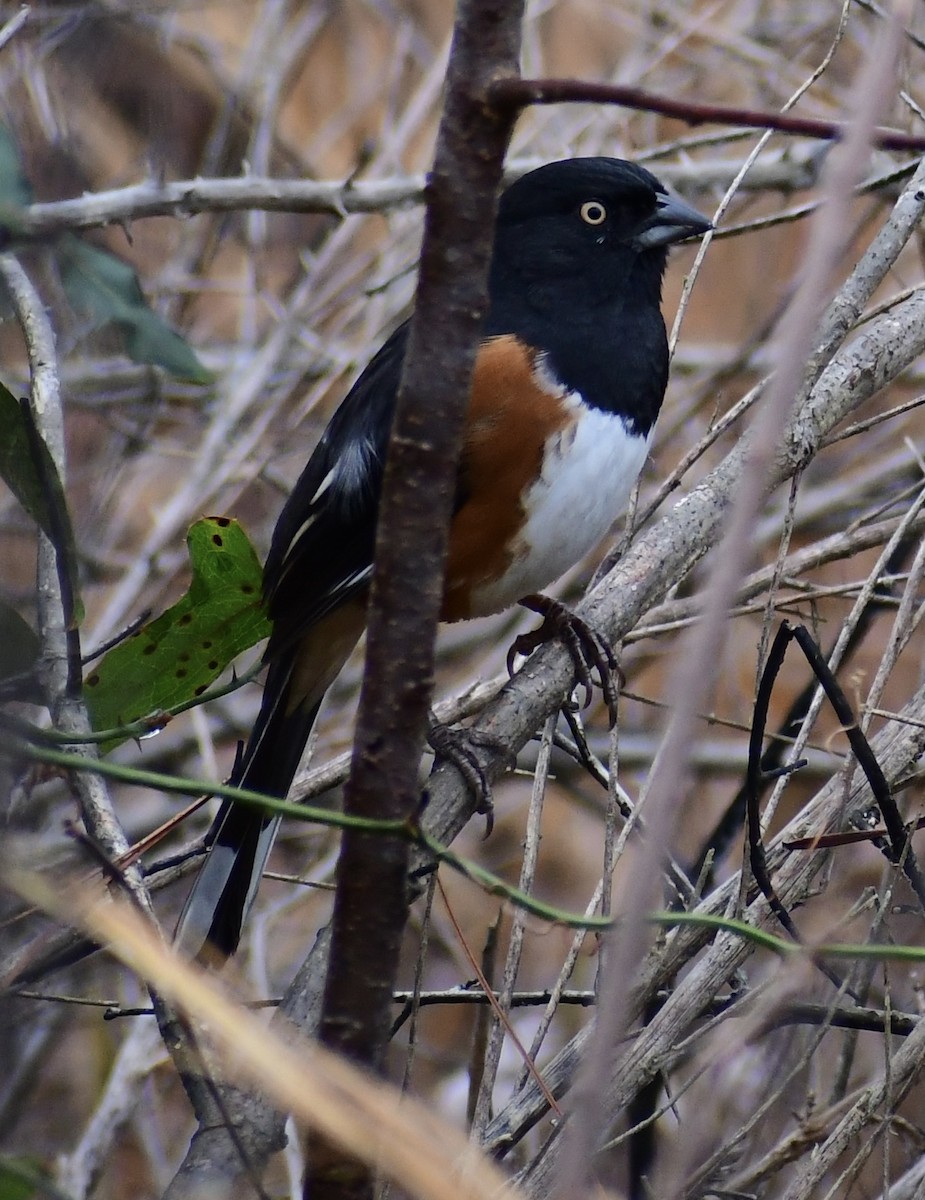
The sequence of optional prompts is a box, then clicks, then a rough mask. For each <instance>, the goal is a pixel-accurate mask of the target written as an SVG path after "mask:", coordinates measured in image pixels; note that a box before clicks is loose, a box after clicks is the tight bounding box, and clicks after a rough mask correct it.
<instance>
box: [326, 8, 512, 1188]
mask: <svg viewBox="0 0 925 1200" xmlns="http://www.w3.org/2000/svg"><path fill="white" fill-rule="evenodd" d="M520 21H521V4H520V3H511V0H461V2H460V3H459V5H458V8H457V19H456V27H455V31H454V39H453V47H452V51H451V56H450V66H449V71H448V75H447V89H446V104H445V108H444V113H443V118H442V120H441V124H440V132H439V135H438V141H437V151H436V157H435V162H434V169H433V172H432V175H431V179H430V183H429V185H428V206H427V215H426V222H425V232H424V242H423V246H422V250H421V266H420V275H419V280H418V290H417V296H416V301H415V314H414V318H413V320H412V324H411V331H410V337H409V343H408V356H407V360H406V362H405V366H404V371H403V374H402V383H401V387H400V389H399V397H398V405H397V409H396V414H395V420H394V423H393V429H392V438H391V442H390V446H389V454H388V460H387V464H386V474H385V480H384V485H383V493H382V500H381V503H380V509H379V529H378V536H377V543H376V561H375V574H374V577H373V585H372V596H371V602H370V614H369V624H368V633H367V650H366V670H365V674H364V679H363V688H362V692H361V696H360V705H359V711H358V716H357V735H356V741H355V744H354V753H353V764H352V770H351V777H350V781H349V783H348V785H347V789H346V792H345V809H346V811H347V812H349V813H351V814H355V815H362V816H377V817H390V818H395V819H399V820H401V819H405V820H410V819H412V818H413V816H414V815H415V812H416V810H417V807H418V804H419V788H418V783H417V773H418V764H419V762H420V758H421V752H422V750H423V747H424V736H425V730H426V724H427V717H428V711H429V706H430V699H431V693H432V688H433V672H434V639H435V637H436V632H437V622H438V617H439V610H440V603H441V596H442V591H443V563H444V559H445V556H446V543H447V530H448V527H449V522H450V516H451V512H452V505H453V497H454V492H455V479H456V464H457V460H458V454H459V445H460V442H461V435H462V427H463V419H464V413H465V403H466V397H467V395H468V392H469V386H470V381H471V378H472V370H473V367H474V365H475V355H476V344H477V340H478V332H479V327H480V324H481V319H482V315H483V313H484V310H485V307H486V303H487V290H488V265H489V259H490V255H491V241H492V228H493V226H494V215H495V206H496V195H497V189H498V185H499V183H500V180H501V171H502V165H503V160H504V152H505V150H506V148H507V143H508V140H509V136H510V130H511V125H512V121H513V116H514V114H513V112H512V110H511V109H509V108H506V109H503V110H501V111H500V112H498V111H495V110H493V109H492V108H491V106H490V105H489V104H487V103H486V94H487V89H488V87H489V85H490V83H491V81H492V80H493V79H495V78H497V77H498V76H499V75H502V74H505V73H514V72H516V70H517V58H518V52H519V44H520ZM407 866H408V844H407V842H406V841H404V840H401V839H386V838H382V837H381V836H372V835H369V834H363V833H358V832H355V831H354V832H350V831H345V833H344V836H343V840H342V844H341V854H340V858H339V861H338V870H337V891H336V895H335V901H334V915H333V919H332V927H331V950H330V960H329V968H328V975H327V979H326V983H325V992H324V1002H323V1006H322V1016H321V1030H320V1032H321V1037H322V1040H323V1041H325V1042H326V1043H327V1044H328V1045H329V1046H330V1047H332V1048H333V1049H335V1050H338V1051H340V1052H341V1053H343V1054H345V1055H347V1056H348V1057H350V1058H352V1059H353V1060H354V1061H357V1062H360V1063H362V1064H364V1065H366V1066H368V1067H370V1068H371V1069H373V1070H377V1069H379V1068H380V1066H381V1063H382V1059H383V1055H384V1051H385V1047H386V1044H387V1040H388V1035H389V1027H390V1024H391V1016H392V1014H391V1005H392V992H393V990H394V986H395V977H396V973H397V969H398V961H399V955H400V951H401V943H402V935H403V933H404V927H405V920H406V916H407V903H408V900H407V878H406V877H407ZM371 1194H372V1181H371V1178H370V1176H369V1173H368V1171H367V1169H366V1168H365V1167H363V1166H361V1165H360V1164H358V1163H350V1162H345V1161H344V1158H343V1155H342V1154H340V1152H339V1151H337V1150H335V1149H334V1148H333V1147H332V1146H330V1145H323V1144H319V1143H317V1142H316V1143H315V1144H314V1145H313V1146H312V1147H311V1151H310V1174H309V1177H308V1179H307V1180H306V1186H305V1195H306V1196H309V1195H310V1196H311V1197H312V1200H366V1198H367V1197H369V1196H371Z"/></svg>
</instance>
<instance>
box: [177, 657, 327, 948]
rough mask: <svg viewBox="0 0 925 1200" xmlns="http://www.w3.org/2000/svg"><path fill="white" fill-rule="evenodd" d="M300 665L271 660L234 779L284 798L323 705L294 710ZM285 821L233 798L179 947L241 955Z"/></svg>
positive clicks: (193, 895)
mask: <svg viewBox="0 0 925 1200" xmlns="http://www.w3.org/2000/svg"><path fill="white" fill-rule="evenodd" d="M291 673H292V663H291V661H290V662H286V663H283V662H276V663H274V664H273V665H271V667H270V670H269V674H268V676H267V682H266V687H265V690H264V697H265V699H264V705H263V707H262V708H261V710H260V714H259V715H258V718H257V723H256V725H255V726H254V730H253V733H252V734H251V736H250V738H249V740H248V743H247V747H246V749H245V751H244V754H243V756H242V758H241V761H240V763H239V764H238V766H237V767H236V768H235V770H234V772H233V773H232V776H231V779H230V781H229V782H231V783H233V784H234V785H236V786H238V787H242V788H249V789H250V790H252V791H256V792H264V793H266V794H267V795H269V796H278V797H279V798H280V799H284V798H285V796H286V793H287V792H288V791H289V785H290V784H291V783H292V780H293V777H294V776H295V773H296V771H297V770H298V766H299V760H300V759H301V757H302V751H303V750H304V748H305V744H306V742H307V741H308V738H309V736H310V734H311V731H312V726H313V725H314V724H315V718H316V717H317V715H318V709H319V707H320V702H315V703H311V704H308V705H296V706H295V707H294V708H293V709H292V711H288V708H289V704H288V700H289V694H290V687H289V684H290V678H289V677H290V675H291ZM279 822H280V818H279V817H275V816H272V815H269V814H266V813H261V812H259V811H258V810H257V809H254V808H245V807H244V805H242V804H235V803H233V802H232V801H230V800H225V801H224V802H223V804H222V806H221V808H220V809H219V813H218V816H217V817H216V819H215V821H214V823H213V825H212V830H211V831H210V832H211V833H213V834H214V836H213V839H212V844H211V846H210V848H209V851H208V854H207V856H206V860H205V862H204V863H203V865H202V867H201V868H200V871H199V874H198V876H197V877H196V880H195V882H194V883H193V887H192V890H191V891H190V894H189V896H188V897H187V900H186V904H185V905H184V906H183V911H182V913H181V914H180V920H179V922H178V924H177V932H176V938H175V941H176V944H177V945H178V947H179V948H180V949H181V950H182V951H184V952H185V953H186V954H189V955H190V956H191V957H194V958H201V959H203V960H205V961H210V960H220V961H224V960H225V959H226V958H228V957H229V956H230V955H232V954H234V952H235V950H236V949H237V948H238V942H239V941H240V938H241V930H242V928H243V926H244V921H245V920H246V918H247V914H248V912H249V911H250V907H251V905H252V904H253V902H254V898H255V896H256V894H257V888H258V887H259V885H260V878H261V876H262V874H263V869H264V866H265V865H266V861H267V858H268V857H269V854H270V850H271V849H272V846H273V842H274V839H275V838H276V833H277V830H278V828H279Z"/></svg>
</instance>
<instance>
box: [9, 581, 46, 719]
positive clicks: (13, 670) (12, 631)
mask: <svg viewBox="0 0 925 1200" xmlns="http://www.w3.org/2000/svg"><path fill="white" fill-rule="evenodd" d="M40 653H41V643H40V642H39V639H38V635H37V634H36V632H35V630H34V629H33V628H32V626H31V625H29V623H28V622H27V621H25V620H23V618H22V617H21V616H20V615H19V613H18V612H17V611H16V609H15V608H11V607H10V605H9V604H7V603H6V601H5V600H0V686H2V685H3V684H5V683H6V681H7V680H11V679H15V678H16V677H17V676H21V677H22V678H21V682H19V683H17V685H16V692H15V695H16V699H17V700H25V701H28V702H29V703H32V704H41V703H42V702H43V697H42V691H41V688H40V687H39V685H38V680H37V679H36V677H35V673H34V672H35V665H36V663H37V662H38V657H39V654H40ZM3 694H4V698H6V699H10V698H11V696H10V693H8V692H7V691H6V690H5V689H4V693H3Z"/></svg>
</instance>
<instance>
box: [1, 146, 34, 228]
mask: <svg viewBox="0 0 925 1200" xmlns="http://www.w3.org/2000/svg"><path fill="white" fill-rule="evenodd" d="M31 203H32V187H31V185H30V183H29V180H28V179H27V178H26V177H25V175H24V174H23V169H22V163H21V162H20V161H19V149H18V147H17V145H16V143H15V141H14V140H13V137H12V134H11V133H10V131H9V130H8V129H7V128H6V126H5V125H0V244H2V245H5V244H6V243H7V242H8V241H10V240H11V239H12V238H13V237H15V235H16V231H17V220H16V217H17V213H18V212H19V210H20V209H22V208H25V206H26V205H27V204H31Z"/></svg>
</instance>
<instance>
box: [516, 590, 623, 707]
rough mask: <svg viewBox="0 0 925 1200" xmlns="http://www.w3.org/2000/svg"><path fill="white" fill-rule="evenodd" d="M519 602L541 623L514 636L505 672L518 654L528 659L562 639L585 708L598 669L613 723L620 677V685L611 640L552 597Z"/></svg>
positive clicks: (620, 677)
mask: <svg viewBox="0 0 925 1200" xmlns="http://www.w3.org/2000/svg"><path fill="white" fill-rule="evenodd" d="M520 603H521V604H522V605H523V606H524V608H529V609H530V610H531V612H535V613H539V615H540V616H541V617H542V618H543V623H542V625H540V626H539V628H538V629H534V630H531V632H530V633H522V634H520V636H519V637H517V638H515V639H514V642H513V644H512V645H511V648H510V650H509V651H508V654H507V669H508V672H509V673H510V674H513V673H514V661H515V659H516V658H517V656H518V655H520V656H522V657H523V658H527V657H529V656H530V655H531V654H532V653H533V651H534V650H536V649H538V648H539V647H540V646H542V645H544V644H545V643H546V642H551V641H553V640H554V639H556V640H558V641H561V642H562V643H563V645H564V646H565V648H566V650H567V651H568V653H569V657H570V658H571V660H572V664H573V665H574V668H575V685H576V687H577V686H579V685H580V686H581V687H583V688H584V692H585V703H584V707H587V706H588V704H590V703H591V696H592V694H593V692H594V678H593V672H595V671H596V672H597V677H598V680H599V683H600V688H601V692H602V693H603V696H604V701H605V703H606V704H607V711H608V713H609V714H610V723H611V726H612V725H613V724H614V723H615V721H616V719H617V686H616V682H615V681H616V680H617V679H621V685H622V673H621V671H620V667H619V664H618V663H617V657H616V655H615V654H614V652H613V647H612V646H611V645H610V642H608V640H607V639H606V638H605V637H604V635H603V634H602V633H600V631H599V630H597V629H595V628H594V627H593V626H592V625H589V624H588V622H587V621H583V620H582V618H581V617H579V616H578V615H577V614H576V613H574V612H572V610H571V609H570V608H567V607H566V606H565V605H564V604H562V603H561V601H559V600H553V599H552V598H551V597H550V596H543V595H540V594H535V595H530V596H524V598H523V599H522V600H521V601H520Z"/></svg>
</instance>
